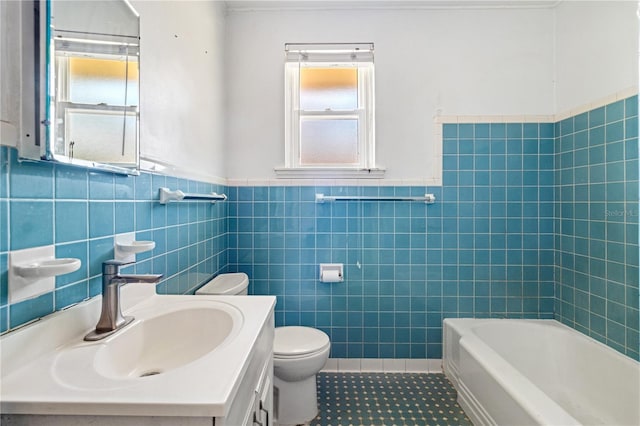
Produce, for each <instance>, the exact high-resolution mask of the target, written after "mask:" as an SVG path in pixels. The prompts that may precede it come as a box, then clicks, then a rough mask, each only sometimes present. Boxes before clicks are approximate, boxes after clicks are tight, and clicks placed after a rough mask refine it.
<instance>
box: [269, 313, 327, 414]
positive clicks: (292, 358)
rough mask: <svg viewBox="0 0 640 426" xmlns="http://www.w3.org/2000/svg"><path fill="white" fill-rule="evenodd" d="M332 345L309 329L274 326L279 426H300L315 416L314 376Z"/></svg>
mask: <svg viewBox="0 0 640 426" xmlns="http://www.w3.org/2000/svg"><path fill="white" fill-rule="evenodd" d="M330 349H331V342H330V341H329V336H327V335H326V334H325V333H324V332H322V331H320V330H317V329H315V328H311V327H298V326H287V327H276V333H275V338H274V341H273V375H274V380H273V382H274V396H273V399H274V403H275V407H276V408H275V417H276V419H277V422H278V424H279V425H299V424H304V423H307V422H309V421H311V420H313V418H314V417H316V416H317V415H318V396H317V392H316V374H318V372H319V371H320V370H321V369H322V367H324V365H325V364H326V362H327V359H328V358H329V350H330Z"/></svg>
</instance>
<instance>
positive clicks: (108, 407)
mask: <svg viewBox="0 0 640 426" xmlns="http://www.w3.org/2000/svg"><path fill="white" fill-rule="evenodd" d="M121 291H122V303H123V313H124V314H125V315H127V314H128V313H133V314H134V316H135V315H136V313H138V314H139V315H142V314H140V312H145V311H147V312H148V311H150V310H155V309H156V308H159V309H163V308H164V309H176V308H177V307H180V306H186V305H187V304H189V305H191V304H193V303H195V304H196V305H198V306H207V304H210V305H213V304H216V303H217V304H220V303H222V304H228V305H231V306H232V307H235V308H237V310H238V311H239V312H240V313H241V316H242V326H241V328H240V330H239V331H238V332H237V334H236V335H235V337H233V338H232V339H228V341H225V342H224V343H223V344H221V345H220V346H219V347H218V348H216V349H215V350H213V351H212V352H210V353H207V354H206V355H204V356H202V357H201V358H199V359H197V360H196V361H193V362H191V363H189V364H186V365H182V366H180V367H177V368H175V369H173V370H170V371H167V372H163V373H162V374H158V375H154V376H149V377H131V378H125V379H122V378H117V379H115V378H110V377H104V376H101V375H100V374H98V373H97V372H96V370H95V368H93V363H94V358H93V357H92V356H87V357H82V356H79V355H77V354H81V353H82V352H74V357H75V358H74V359H72V361H73V362H69V361H67V362H61V361H60V360H61V359H63V357H64V356H66V355H64V354H67V353H68V351H69V348H73V351H85V350H86V351H91V350H93V351H94V352H95V347H96V345H104V344H105V343H101V342H104V341H97V342H84V340H83V338H84V336H85V334H86V333H88V332H89V331H91V330H92V329H93V327H95V324H96V323H97V320H98V317H99V313H100V307H101V297H95V298H93V299H91V300H88V301H86V302H83V303H81V304H79V305H77V306H74V307H72V308H70V309H67V310H65V311H61V312H57V313H55V314H53V315H50V316H48V317H45V318H43V319H42V320H40V321H38V322H36V323H34V324H31V325H29V326H26V327H24V328H22V329H18V330H16V331H13V332H10V333H8V334H6V335H4V336H2V337H1V338H0V356H1V363H2V364H1V367H2V370H1V373H2V376H1V378H2V385H1V388H0V409H1V412H2V413H3V414H75V415H140V416H194V417H222V416H225V415H226V414H227V410H228V409H229V406H230V404H231V403H232V401H233V398H234V397H235V394H236V392H237V389H238V386H239V384H240V382H241V380H242V378H243V377H244V374H245V371H246V369H247V367H248V365H249V362H250V361H251V354H252V353H253V351H254V346H255V344H256V341H257V339H258V337H259V335H260V332H261V330H262V329H263V326H264V325H265V323H266V322H267V321H268V320H271V321H272V319H271V318H272V315H271V314H272V312H273V308H274V306H275V297H273V296H172V295H156V294H155V286H153V285H149V284H129V285H127V286H124V287H123V288H122V289H121ZM132 325H133V324H132ZM215 326H216V324H202V327H215ZM128 327H131V325H129V326H128ZM105 340H108V339H105ZM78 348H79V349H78ZM65 351H67V352H65ZM65 376H66V377H73V380H66V379H65Z"/></svg>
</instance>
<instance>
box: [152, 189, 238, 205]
mask: <svg viewBox="0 0 640 426" xmlns="http://www.w3.org/2000/svg"><path fill="white" fill-rule="evenodd" d="M226 199H227V196H226V195H225V194H217V193H215V192H212V193H211V194H192V193H188V192H182V191H180V190H179V189H176V190H175V191H171V190H170V189H169V188H160V204H167V203H168V202H169V201H182V200H209V201H211V202H212V203H215V202H216V201H226Z"/></svg>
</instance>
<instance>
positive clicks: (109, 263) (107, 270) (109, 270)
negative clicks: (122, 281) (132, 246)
mask: <svg viewBox="0 0 640 426" xmlns="http://www.w3.org/2000/svg"><path fill="white" fill-rule="evenodd" d="M134 263H135V262H123V261H122V260H117V259H111V260H105V261H104V262H102V273H103V274H117V273H118V272H119V271H120V267H122V266H125V265H133V264H134Z"/></svg>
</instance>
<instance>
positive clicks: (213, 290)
mask: <svg viewBox="0 0 640 426" xmlns="http://www.w3.org/2000/svg"><path fill="white" fill-rule="evenodd" d="M248 287H249V277H248V276H247V274H245V273H244V272H236V273H231V274H220V275H218V276H217V277H215V278H214V279H212V280H211V281H209V282H208V283H206V284H205V285H203V286H202V287H200V288H199V289H198V290H196V294H200V295H206V294H220V295H223V294H224V295H227V296H229V295H234V294H235V295H238V296H244V295H247V294H248V290H247V288H248Z"/></svg>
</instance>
